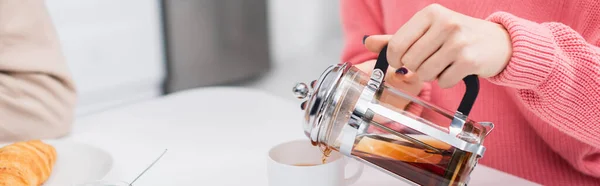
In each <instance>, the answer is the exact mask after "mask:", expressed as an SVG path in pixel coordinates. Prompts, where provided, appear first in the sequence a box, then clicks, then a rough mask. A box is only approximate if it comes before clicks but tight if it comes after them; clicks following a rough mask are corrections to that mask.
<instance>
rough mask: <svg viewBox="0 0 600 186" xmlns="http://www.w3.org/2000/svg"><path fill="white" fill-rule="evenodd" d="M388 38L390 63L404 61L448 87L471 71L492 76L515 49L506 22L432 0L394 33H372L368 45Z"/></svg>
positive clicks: (424, 76) (377, 47) (376, 46)
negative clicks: (465, 13)
mask: <svg viewBox="0 0 600 186" xmlns="http://www.w3.org/2000/svg"><path fill="white" fill-rule="evenodd" d="M386 44H388V51H387V58H388V61H389V63H390V66H392V67H395V68H401V67H405V68H407V69H408V70H410V71H412V72H415V73H416V74H417V75H418V76H419V79H421V80H423V81H432V80H435V79H437V80H438V85H439V86H440V87H442V88H448V87H451V86H453V85H455V84H456V83H458V82H459V81H461V80H462V79H463V78H464V77H465V76H467V75H472V74H475V75H478V76H480V77H483V78H487V77H492V76H495V75H497V74H499V73H500V72H502V70H503V69H504V68H505V67H506V65H507V64H508V61H509V59H510V57H511V55H512V43H511V39H510V35H509V34H508V32H507V31H506V30H505V29H504V27H502V25H499V24H496V23H492V22H489V21H485V20H482V19H477V18H473V17H469V16H466V15H463V14H460V13H457V12H454V11H452V10H450V9H447V8H445V7H443V6H441V5H437V4H433V5H430V6H428V7H426V8H424V9H422V10H421V11H419V12H417V13H416V14H415V15H414V16H413V17H412V18H411V19H410V20H409V21H408V22H406V24H404V25H403V26H402V27H401V28H400V29H399V30H398V31H397V32H396V33H395V34H394V35H373V36H369V37H368V38H367V39H366V40H365V45H366V47H367V49H369V50H370V51H372V52H379V51H380V50H381V49H382V48H383V47H384V46H385V45H386Z"/></svg>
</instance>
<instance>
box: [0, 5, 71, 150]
mask: <svg viewBox="0 0 600 186" xmlns="http://www.w3.org/2000/svg"><path fill="white" fill-rule="evenodd" d="M75 102H76V92H75V87H74V84H73V82H72V80H71V78H70V74H69V72H68V68H67V65H66V63H65V59H64V57H63V56H62V53H61V51H60V45H59V40H58V37H57V33H56V31H55V28H54V26H53V25H52V21H51V20H50V16H49V14H48V12H47V10H46V6H45V2H44V0H0V142H6V141H15V140H27V139H40V138H43V139H46V138H55V137H60V136H63V135H66V134H67V133H69V131H70V129H71V125H72V121H73V115H74V107H75Z"/></svg>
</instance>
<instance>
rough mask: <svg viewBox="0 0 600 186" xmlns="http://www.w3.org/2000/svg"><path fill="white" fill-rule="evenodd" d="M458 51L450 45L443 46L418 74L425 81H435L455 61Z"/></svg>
mask: <svg viewBox="0 0 600 186" xmlns="http://www.w3.org/2000/svg"><path fill="white" fill-rule="evenodd" d="M455 58H456V51H455V50H454V49H453V47H451V46H450V45H443V46H442V47H441V48H440V49H439V50H438V51H437V52H435V53H434V54H433V55H431V56H430V57H429V58H427V59H426V60H425V62H423V63H422V64H421V65H420V66H419V67H418V68H417V69H416V73H417V74H418V75H419V78H421V80H423V81H433V80H435V79H436V78H437V77H438V76H439V75H440V74H441V73H442V71H444V69H446V68H448V66H449V65H450V64H451V63H452V62H453V61H454V59H455Z"/></svg>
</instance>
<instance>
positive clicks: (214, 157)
mask: <svg viewBox="0 0 600 186" xmlns="http://www.w3.org/2000/svg"><path fill="white" fill-rule="evenodd" d="M290 96H292V95H291V92H290ZM299 104H300V102H297V103H296V102H293V101H291V100H288V99H282V98H279V97H276V96H273V95H270V94H268V93H265V92H261V91H258V90H250V89H241V88H224V87H222V88H203V89H195V90H190V91H185V92H181V93H177V94H172V95H169V96H165V97H162V98H159V99H156V100H151V101H147V102H142V103H139V104H135V105H130V106H125V107H121V108H116V109H113V110H109V111H106V112H102V113H98V114H94V115H90V116H86V117H83V118H78V119H77V121H76V125H75V128H74V131H73V133H72V134H71V136H69V137H67V138H66V140H74V141H78V142H83V143H87V144H90V145H94V146H96V147H99V148H102V149H104V150H106V151H108V152H110V153H111V154H112V155H113V158H114V160H115V162H114V167H113V170H112V171H111V172H110V173H109V175H107V176H106V178H105V179H108V180H124V181H130V180H132V179H133V178H135V177H136V175H137V174H138V173H140V172H141V171H142V170H143V169H144V168H145V167H146V166H148V165H149V164H150V163H151V162H152V160H153V159H155V158H156V157H157V156H158V155H160V153H161V152H162V151H163V150H164V149H168V152H167V154H166V155H165V156H164V157H163V159H162V160H161V161H159V162H158V163H157V164H156V165H155V166H154V167H153V168H152V169H150V170H149V171H148V172H147V173H146V174H145V175H144V176H143V177H142V178H140V179H139V180H138V181H137V182H136V183H137V184H136V185H144V186H146V185H178V186H181V185H211V186H222V185H223V186H224V185H268V183H267V171H266V158H267V155H266V154H267V151H268V150H269V148H271V147H272V146H274V145H276V144H279V143H281V142H285V141H288V140H294V139H305V138H306V137H305V136H304V134H303V132H302V127H301V122H302V112H301V110H300V106H299ZM471 177H472V178H471V179H472V180H471V183H470V184H469V185H519V186H522V185H536V184H534V183H532V182H529V181H526V180H524V179H521V178H518V177H515V176H512V175H509V174H506V173H503V172H500V171H497V170H494V169H491V168H488V167H485V166H483V165H478V166H477V167H476V168H475V170H474V171H473V174H472V176H471ZM354 185H355V186H371V185H379V186H388V185H389V186H392V185H393V186H399V185H405V184H404V183H403V182H402V181H399V180H396V179H395V178H392V177H391V176H388V175H386V174H384V173H381V172H379V171H377V170H375V169H372V168H366V169H365V172H364V174H363V176H362V177H361V179H360V180H359V181H358V182H357V183H356V184H354Z"/></svg>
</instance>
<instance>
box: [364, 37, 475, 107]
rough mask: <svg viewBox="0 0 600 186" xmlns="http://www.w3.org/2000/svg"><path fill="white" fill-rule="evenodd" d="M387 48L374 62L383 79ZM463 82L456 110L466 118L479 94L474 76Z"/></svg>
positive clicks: (467, 77)
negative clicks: (463, 92) (463, 87)
mask: <svg viewBox="0 0 600 186" xmlns="http://www.w3.org/2000/svg"><path fill="white" fill-rule="evenodd" d="M387 48H388V46H387V45H385V46H384V47H383V48H382V49H381V52H379V56H377V61H376V62H375V68H374V69H380V70H381V71H383V76H384V77H385V74H386V73H387V69H388V67H389V63H388V60H387ZM384 79H385V78H384ZM463 82H464V83H465V87H466V91H465V94H464V95H463V98H462V100H461V101H460V104H459V105H458V109H457V110H458V111H459V112H461V113H462V114H463V115H465V116H468V115H469V113H471V109H472V108H473V104H475V100H476V99H477V95H478V94H479V78H478V77H477V76H476V75H468V76H466V77H465V78H463Z"/></svg>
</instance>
